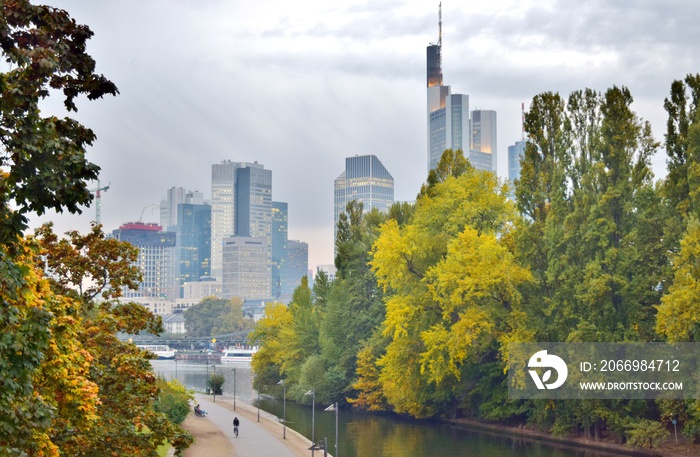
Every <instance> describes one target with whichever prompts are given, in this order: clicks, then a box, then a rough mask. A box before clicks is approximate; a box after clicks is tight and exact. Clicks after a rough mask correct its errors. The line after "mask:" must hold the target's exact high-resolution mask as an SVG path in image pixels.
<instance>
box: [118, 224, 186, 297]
mask: <svg viewBox="0 0 700 457" xmlns="http://www.w3.org/2000/svg"><path fill="white" fill-rule="evenodd" d="M112 236H113V237H114V238H116V239H117V240H119V241H127V242H129V243H131V244H133V245H134V246H136V247H137V248H138V250H139V254H138V258H137V260H136V266H137V267H138V268H139V270H141V274H142V275H143V278H142V281H141V282H140V283H139V285H138V289H136V290H131V289H127V288H125V289H124V290H123V294H124V295H123V296H124V297H125V298H135V297H153V298H160V299H165V300H174V299H175V298H177V297H179V288H178V287H176V286H175V284H176V283H175V272H176V267H175V244H176V243H175V239H176V234H175V233H174V232H164V231H162V227H161V226H160V225H158V224H154V223H148V224H145V223H143V222H131V223H127V224H124V225H122V226H121V227H119V228H118V229H116V230H114V231H112Z"/></svg>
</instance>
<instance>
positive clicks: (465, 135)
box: [426, 11, 498, 173]
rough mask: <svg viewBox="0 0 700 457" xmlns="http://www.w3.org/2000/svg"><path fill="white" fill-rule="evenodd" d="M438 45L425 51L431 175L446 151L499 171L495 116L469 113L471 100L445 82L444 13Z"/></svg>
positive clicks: (478, 111) (493, 113) (485, 112)
mask: <svg viewBox="0 0 700 457" xmlns="http://www.w3.org/2000/svg"><path fill="white" fill-rule="evenodd" d="M439 26H440V29H439V35H438V42H437V43H436V44H430V45H429V46H428V47H427V50H426V83H427V98H428V100H427V108H428V111H427V121H428V171H430V170H433V169H435V168H436V167H437V165H438V163H439V162H440V158H442V154H443V153H444V152H445V150H446V149H452V150H454V151H456V150H461V151H462V153H463V154H464V157H466V158H467V159H469V162H470V163H471V164H472V166H474V167H475V168H477V169H480V170H487V171H493V172H494V173H496V170H497V160H496V157H497V151H498V149H497V145H496V112H495V111H482V110H476V111H472V112H470V111H469V96H468V95H464V94H453V93H452V89H451V88H450V86H446V85H444V84H443V79H442V11H440V19H439Z"/></svg>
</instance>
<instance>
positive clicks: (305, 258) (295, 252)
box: [282, 240, 309, 300]
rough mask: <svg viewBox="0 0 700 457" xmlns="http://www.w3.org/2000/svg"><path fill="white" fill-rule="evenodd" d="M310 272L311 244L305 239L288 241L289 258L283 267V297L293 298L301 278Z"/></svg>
mask: <svg viewBox="0 0 700 457" xmlns="http://www.w3.org/2000/svg"><path fill="white" fill-rule="evenodd" d="M308 274H309V245H308V244H307V243H304V242H303V241H297V240H288V241H287V259H286V262H285V265H284V268H282V297H285V298H286V299H287V300H289V299H291V297H292V294H294V289H296V288H297V287H299V285H300V284H301V278H302V277H304V276H307V275H308Z"/></svg>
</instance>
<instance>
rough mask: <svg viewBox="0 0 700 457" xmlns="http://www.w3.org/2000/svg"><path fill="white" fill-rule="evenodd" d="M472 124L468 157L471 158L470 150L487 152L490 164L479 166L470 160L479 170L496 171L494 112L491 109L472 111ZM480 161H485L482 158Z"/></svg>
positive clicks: (496, 147)
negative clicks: (484, 166) (488, 165)
mask: <svg viewBox="0 0 700 457" xmlns="http://www.w3.org/2000/svg"><path fill="white" fill-rule="evenodd" d="M472 126H473V127H472V143H471V150H470V151H469V158H471V155H472V151H476V152H480V153H482V154H488V156H490V158H491V160H490V162H491V166H490V167H487V168H481V167H478V166H476V163H475V161H472V165H474V167H475V168H478V169H480V170H487V171H493V172H494V173H496V172H497V170H498V155H497V153H496V151H498V143H497V139H496V135H497V133H498V132H497V116H496V112H495V111H493V110H474V111H472ZM482 162H485V160H483V159H482Z"/></svg>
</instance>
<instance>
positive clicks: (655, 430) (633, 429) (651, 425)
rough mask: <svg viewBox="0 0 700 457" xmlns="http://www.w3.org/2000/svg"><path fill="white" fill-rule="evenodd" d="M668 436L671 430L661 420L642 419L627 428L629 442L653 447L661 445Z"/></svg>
mask: <svg viewBox="0 0 700 457" xmlns="http://www.w3.org/2000/svg"><path fill="white" fill-rule="evenodd" d="M668 436H669V432H668V430H666V427H665V426H664V424H662V423H661V422H656V421H651V420H649V419H642V420H641V421H639V422H635V423H633V424H632V425H631V426H630V427H629V428H628V429H627V444H629V445H630V446H639V447H644V448H647V449H651V448H653V447H659V446H660V445H661V443H662V442H663V441H664V440H665V439H666V438H667V437H668Z"/></svg>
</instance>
